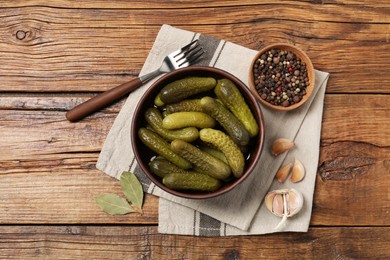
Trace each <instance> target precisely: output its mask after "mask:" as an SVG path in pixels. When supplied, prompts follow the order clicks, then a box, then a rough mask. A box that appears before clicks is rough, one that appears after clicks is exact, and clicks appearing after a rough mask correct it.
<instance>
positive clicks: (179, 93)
mask: <svg viewBox="0 0 390 260" xmlns="http://www.w3.org/2000/svg"><path fill="white" fill-rule="evenodd" d="M216 84H217V81H216V80H215V79H214V78H211V77H188V78H184V79H179V80H176V81H174V82H171V83H169V84H168V85H166V86H165V87H164V88H163V89H162V90H161V91H160V99H161V101H162V102H163V103H165V104H171V103H175V102H178V101H181V100H183V99H185V98H187V97H190V96H192V95H195V94H198V93H201V92H204V91H208V90H211V89H213V88H214V87H215V85H216Z"/></svg>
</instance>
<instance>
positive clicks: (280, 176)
mask: <svg viewBox="0 0 390 260" xmlns="http://www.w3.org/2000/svg"><path fill="white" fill-rule="evenodd" d="M291 167H292V164H291V163H289V164H286V165H283V166H281V167H280V168H279V170H278V171H277V172H276V175H275V177H276V179H277V180H278V181H279V182H280V183H283V182H284V181H285V180H286V179H287V177H288V174H289V173H290V171H291Z"/></svg>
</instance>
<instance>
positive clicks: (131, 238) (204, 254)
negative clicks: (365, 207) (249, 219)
mask: <svg viewBox="0 0 390 260" xmlns="http://www.w3.org/2000/svg"><path fill="white" fill-rule="evenodd" d="M389 234H390V229H389V228H388V227H376V228H367V227H365V228H342V227H340V228H312V229H310V230H309V232H308V233H283V234H272V235H266V236H250V237H222V238H218V239H215V238H207V237H192V236H171V235H162V234H158V233H157V228H156V227H143V226H138V227H137V226H112V227H103V226H40V227H36V226H23V227H19V226H1V227H0V257H2V258H13V259H14V258H15V259H26V258H29V259H31V258H39V259H58V258H61V259H75V258H77V259H81V258H89V259H259V258H264V259H280V258H281V257H282V258H284V257H287V256H290V257H293V258H299V259H313V258H315V259H386V258H389V257H390V249H389V247H388V245H389V243H390V235H389Z"/></svg>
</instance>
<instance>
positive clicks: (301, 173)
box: [291, 159, 305, 183]
mask: <svg viewBox="0 0 390 260" xmlns="http://www.w3.org/2000/svg"><path fill="white" fill-rule="evenodd" d="M304 177H305V167H304V166H303V164H302V163H301V162H300V161H299V160H297V159H295V162H294V166H293V169H292V172H291V182H294V183H295V182H299V181H301V180H302V179H303V178H304Z"/></svg>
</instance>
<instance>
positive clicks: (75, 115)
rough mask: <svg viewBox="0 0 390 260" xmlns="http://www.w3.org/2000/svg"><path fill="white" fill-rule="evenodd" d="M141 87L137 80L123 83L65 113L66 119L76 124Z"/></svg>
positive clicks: (139, 81)
mask: <svg viewBox="0 0 390 260" xmlns="http://www.w3.org/2000/svg"><path fill="white" fill-rule="evenodd" d="M141 85H142V82H141V80H140V79H139V78H136V79H133V80H131V81H129V82H126V83H123V84H121V85H119V86H117V87H115V88H113V89H110V90H108V91H106V92H103V93H101V94H98V95H97V96H95V97H93V98H91V99H89V100H87V101H86V102H84V103H81V104H80V105H78V106H76V107H74V108H72V109H71V110H69V111H68V112H67V113H66V119H68V120H69V121H70V122H76V121H78V120H80V119H83V118H84V117H86V116H88V115H90V114H92V113H93V112H96V111H98V110H100V109H102V108H105V107H107V106H108V105H111V104H112V103H114V102H115V101H117V100H119V99H120V98H122V97H123V96H125V95H126V94H128V93H130V92H132V91H134V90H135V89H137V88H138V87H140V86H141Z"/></svg>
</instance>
